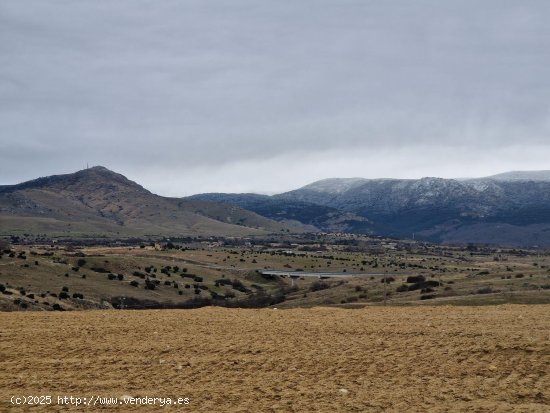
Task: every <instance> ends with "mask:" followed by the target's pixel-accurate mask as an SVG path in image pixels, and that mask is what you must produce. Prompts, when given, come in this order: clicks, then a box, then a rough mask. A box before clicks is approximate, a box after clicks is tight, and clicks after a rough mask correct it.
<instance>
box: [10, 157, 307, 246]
mask: <svg viewBox="0 0 550 413" xmlns="http://www.w3.org/2000/svg"><path fill="white" fill-rule="evenodd" d="M0 222H1V224H2V225H1V231H2V233H4V234H10V233H55V234H65V235H67V236H74V235H82V234H83V235H89V234H95V235H96V236H97V235H107V236H113V235H120V236H122V235H128V236H144V235H158V236H160V235H212V234H218V235H227V236H241V235H259V234H266V233H269V232H279V231H281V230H284V231H287V230H288V231H291V230H292V231H302V230H303V227H304V226H300V225H291V224H286V223H280V222H276V221H273V220H270V219H268V218H265V217H263V216H260V215H257V214H255V213H253V212H250V211H247V210H244V209H242V208H238V207H229V206H227V205H224V204H216V203H212V202H190V201H185V200H181V199H179V198H167V197H162V196H159V195H155V194H153V193H151V192H150V191H148V190H147V189H145V188H143V187H142V186H141V185H139V184H137V183H135V182H133V181H131V180H129V179H127V178H126V177H124V176H123V175H121V174H118V173H116V172H113V171H110V170H108V169H107V168H104V167H93V168H88V169H84V170H81V171H77V172H75V173H71V174H63V175H52V176H49V177H43V178H38V179H35V180H31V181H27V182H23V183H20V184H16V185H5V186H3V187H0Z"/></svg>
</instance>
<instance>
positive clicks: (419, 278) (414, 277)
mask: <svg viewBox="0 0 550 413" xmlns="http://www.w3.org/2000/svg"><path fill="white" fill-rule="evenodd" d="M424 281H426V277H424V276H423V275H411V276H410V277H407V283H409V284H413V283H421V282H424Z"/></svg>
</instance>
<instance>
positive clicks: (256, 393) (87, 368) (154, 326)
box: [0, 305, 550, 413]
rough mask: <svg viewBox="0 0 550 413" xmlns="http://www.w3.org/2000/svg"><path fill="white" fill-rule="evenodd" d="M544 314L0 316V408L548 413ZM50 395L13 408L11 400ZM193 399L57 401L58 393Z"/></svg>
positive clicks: (375, 310)
mask: <svg viewBox="0 0 550 413" xmlns="http://www.w3.org/2000/svg"><path fill="white" fill-rule="evenodd" d="M549 320H550V305H529V306H522V305H500V306H484V307H446V306H439V307H431V306H420V307H367V308H364V309H359V310H348V309H339V308H320V307H317V308H310V309H289V310H282V309H273V308H269V309H260V310H244V309H223V308H215V307H207V308H201V309H197V310H155V311H112V310H111V311H82V312H37V311H33V312H12V313H0V325H1V326H2V332H1V336H2V339H1V340H0V354H2V357H1V366H0V367H1V369H2V374H1V375H0V393H1V394H0V410H1V411H10V412H25V411H29V410H32V411H48V412H49V411H75V412H76V411H84V410H87V411H95V410H97V411H120V412H123V411H158V410H164V409H169V410H172V411H183V412H185V411H189V412H209V413H211V412H285V413H286V412H313V411H316V412H450V411H452V412H529V413H533V412H548V411H549V410H550V374H549V372H550V332H549V329H548V321H549ZM29 395H38V396H40V395H52V396H54V399H53V404H52V405H43V406H33V407H32V409H30V407H29V406H15V405H12V404H11V403H10V398H11V397H12V396H29ZM125 395H127V396H133V397H143V396H153V397H171V398H172V399H173V400H175V399H176V398H178V397H181V398H185V397H188V398H190V402H189V404H188V405H182V406H176V407H168V408H164V409H160V408H159V406H158V405H157V406H156V407H152V406H149V407H147V406H133V407H132V406H129V405H125V404H122V405H117V406H102V407H100V406H97V405H96V406H82V405H81V406H78V407H77V406H75V405H58V404H57V401H58V400H57V396H74V397H82V398H84V397H87V398H88V400H90V399H91V398H92V397H95V396H100V397H117V398H119V399H118V400H121V399H120V398H121V397H122V396H125Z"/></svg>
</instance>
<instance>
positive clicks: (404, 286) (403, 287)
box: [395, 284, 409, 293]
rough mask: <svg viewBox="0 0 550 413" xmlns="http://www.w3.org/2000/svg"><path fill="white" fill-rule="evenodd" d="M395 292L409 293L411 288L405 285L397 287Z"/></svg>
mask: <svg viewBox="0 0 550 413" xmlns="http://www.w3.org/2000/svg"><path fill="white" fill-rule="evenodd" d="M395 291H397V292H398V293H402V292H405V291H409V287H408V286H407V285H405V284H403V285H400V286H399V287H397V288H396V289H395Z"/></svg>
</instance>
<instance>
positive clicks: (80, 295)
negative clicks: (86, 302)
mask: <svg viewBox="0 0 550 413" xmlns="http://www.w3.org/2000/svg"><path fill="white" fill-rule="evenodd" d="M73 298H80V299H81V300H82V299H84V295H83V294H80V293H74V294H73Z"/></svg>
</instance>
